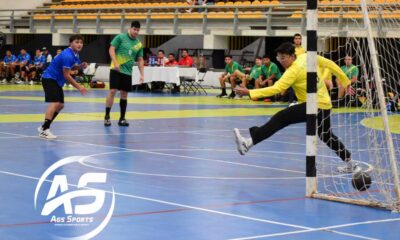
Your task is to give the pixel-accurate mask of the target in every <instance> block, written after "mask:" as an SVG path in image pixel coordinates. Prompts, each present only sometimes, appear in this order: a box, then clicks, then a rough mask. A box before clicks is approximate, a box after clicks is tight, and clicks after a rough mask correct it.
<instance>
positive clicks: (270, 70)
mask: <svg viewBox="0 0 400 240" xmlns="http://www.w3.org/2000/svg"><path fill="white" fill-rule="evenodd" d="M263 60H264V65H263V66H262V68H261V75H260V77H259V78H258V79H257V81H256V88H263V87H269V86H272V85H273V84H274V83H275V82H276V81H277V80H279V79H280V78H281V76H282V74H281V71H280V70H279V68H278V66H277V65H276V64H275V63H273V62H271V58H270V57H269V56H268V55H265V56H264V58H263Z"/></svg>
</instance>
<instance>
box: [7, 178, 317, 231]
mask: <svg viewBox="0 0 400 240" xmlns="http://www.w3.org/2000/svg"><path fill="white" fill-rule="evenodd" d="M0 173H3V174H6V175H11V176H16V177H21V178H27V179H31V180H39V178H37V177H32V176H29V175H24V174H18V173H13V172H8V171H3V170H0ZM45 181H46V182H50V183H51V182H53V181H51V180H45ZM68 185H69V186H73V187H77V185H75V184H68ZM88 189H92V190H102V191H104V192H106V193H109V194H113V193H115V195H117V196H122V197H128V198H133V199H140V200H144V201H149V202H155V203H160V204H165V205H170V206H175V207H181V208H187V209H192V210H197V211H202V212H208V213H214V214H218V215H224V216H229V217H235V218H240V219H245V220H250V221H255V222H263V223H270V224H274V225H280V226H285V227H292V228H300V229H304V230H312V229H314V228H309V227H305V226H301V225H295V224H289V223H282V222H277V221H271V220H266V219H261V218H254V217H248V216H244V215H238V214H232V213H227V212H221V211H216V210H211V209H207V208H201V207H195V206H190V205H186V204H180V203H175V202H169V201H163V200H159V199H154V198H147V197H142V196H137V195H132V194H127V193H119V192H112V191H107V190H103V189H97V188H88Z"/></svg>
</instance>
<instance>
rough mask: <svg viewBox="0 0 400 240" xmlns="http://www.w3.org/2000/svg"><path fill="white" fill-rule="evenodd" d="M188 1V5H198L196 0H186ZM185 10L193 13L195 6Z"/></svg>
mask: <svg viewBox="0 0 400 240" xmlns="http://www.w3.org/2000/svg"><path fill="white" fill-rule="evenodd" d="M186 2H187V5H188V6H194V5H196V0H186ZM185 11H186V12H188V13H191V12H192V11H193V8H188V9H186V10H185Z"/></svg>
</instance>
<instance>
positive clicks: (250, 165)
mask: <svg viewBox="0 0 400 240" xmlns="http://www.w3.org/2000/svg"><path fill="white" fill-rule="evenodd" d="M0 133H5V132H0ZM5 134H10V135H17V136H27V135H22V134H14V133H5ZM34 138H35V139H39V140H42V141H46V140H43V139H40V138H38V137H36V136H35V137H34ZM51 141H57V142H66V143H73V144H84V145H89V146H96V147H108V148H113V149H120V150H127V151H132V152H133V151H136V152H143V153H149V154H155V155H162V156H170V157H171V156H172V157H178V158H188V159H194V160H200V161H211V162H220V163H227V164H232V165H238V166H246V167H253V168H261V169H270V170H276V171H283V172H292V173H301V174H304V171H297V170H290V169H284V168H274V167H267V166H260V165H254V164H246V163H238V162H230V161H225V160H219V159H210V158H199V157H191V156H185V155H176V154H168V153H159V152H154V151H149V150H140V149H130V148H121V147H115V146H107V145H101V144H94V143H88V142H77V141H69V140H61V139H56V140H51ZM183 150H186V149H183ZM207 150H220V149H207ZM259 152H262V151H259ZM265 152H268V153H277V154H290V155H299V154H300V153H290V152H279V151H265ZM318 156H320V155H318ZM321 156H322V155H321ZM324 157H329V156H324ZM359 163H362V162H359ZM367 165H368V164H367ZM368 166H370V165H368ZM347 175H348V174H338V175H335V177H339V178H345V179H348V177H346V176H347ZM343 176H344V177H343ZM318 177H319V178H325V177H328V178H329V177H332V175H326V174H320V175H319V176H318Z"/></svg>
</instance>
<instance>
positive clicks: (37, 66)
mask: <svg viewBox="0 0 400 240" xmlns="http://www.w3.org/2000/svg"><path fill="white" fill-rule="evenodd" d="M45 66H46V58H45V57H44V56H43V55H42V52H41V51H40V50H39V49H37V50H36V55H35V57H34V59H33V62H32V63H31V64H30V65H29V71H28V74H27V75H26V76H25V81H28V80H30V81H29V84H31V85H32V84H33V81H34V80H35V81H39V79H37V77H38V76H39V75H40V74H42V73H43V70H44V69H45Z"/></svg>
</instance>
